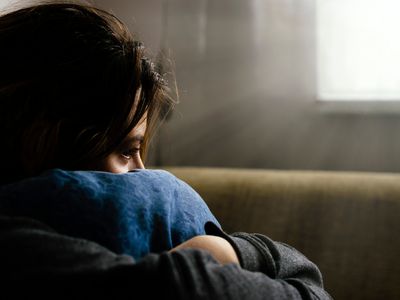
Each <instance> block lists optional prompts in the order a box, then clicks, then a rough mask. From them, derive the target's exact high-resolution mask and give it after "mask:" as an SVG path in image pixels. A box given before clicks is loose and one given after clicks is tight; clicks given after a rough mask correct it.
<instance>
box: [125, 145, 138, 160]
mask: <svg viewBox="0 0 400 300" xmlns="http://www.w3.org/2000/svg"><path fill="white" fill-rule="evenodd" d="M136 155H140V147H134V148H130V149H127V150H124V151H122V152H121V156H122V157H123V158H125V159H127V160H129V159H132V157H134V156H136Z"/></svg>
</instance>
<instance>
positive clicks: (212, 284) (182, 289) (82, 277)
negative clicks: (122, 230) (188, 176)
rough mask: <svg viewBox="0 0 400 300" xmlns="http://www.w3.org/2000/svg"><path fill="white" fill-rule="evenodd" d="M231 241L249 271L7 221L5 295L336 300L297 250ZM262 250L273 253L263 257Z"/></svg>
mask: <svg viewBox="0 0 400 300" xmlns="http://www.w3.org/2000/svg"><path fill="white" fill-rule="evenodd" d="M249 237H252V238H254V239H256V238H257V239H259V240H257V242H254V241H250V240H249ZM231 242H232V243H234V245H235V247H236V248H237V249H239V250H238V251H240V252H239V253H240V257H241V259H242V264H243V265H242V266H239V265H237V264H227V265H221V264H219V263H218V262H217V261H216V260H215V259H214V258H213V257H212V256H211V255H210V254H209V253H208V252H205V251H201V250H194V249H184V250H179V251H176V252H172V253H170V252H163V253H160V254H149V255H146V256H145V257H144V258H142V259H140V260H138V261H135V260H134V259H133V258H132V257H130V256H127V255H117V254H115V253H113V252H111V251H109V250H108V249H106V248H104V247H102V246H100V245H98V244H96V243H93V242H91V241H88V240H84V239H77V238H71V237H68V236H65V235H60V234H58V233H57V232H56V231H54V230H52V229H51V228H49V227H48V226H46V225H45V224H43V223H40V222H37V221H34V220H30V219H26V218H10V217H0V260H1V266H2V268H1V270H0V276H1V278H2V288H3V293H4V294H5V295H9V294H11V295H13V296H14V297H13V299H23V298H24V297H27V296H29V297H31V298H34V297H35V296H38V297H40V298H42V299H43V298H45V299H47V298H50V297H51V298H53V299H54V298H57V299H81V298H82V299H83V298H90V299H97V298H99V299H104V298H108V299H109V298H113V299H125V298H126V295H132V296H134V297H136V298H137V297H139V299H155V298H160V297H162V299H221V300H228V299H238V300H239V299H240V300H246V299H248V300H258V299H280V300H281V299H330V298H329V295H328V294H326V293H325V292H324V291H323V289H322V283H321V282H318V280H316V279H315V278H313V276H311V275H307V274H308V273H309V272H310V271H308V269H307V268H306V267H301V266H303V265H307V264H308V262H307V263H305V261H306V259H305V258H303V257H302V256H299V254H297V252H294V250H292V249H291V248H288V247H286V246H284V245H279V244H275V243H274V242H272V241H271V243H272V244H271V245H269V244H268V243H269V242H270V240H269V239H267V240H264V238H263V237H261V236H257V235H256V236H252V235H249V236H248V235H246V234H237V235H235V236H233V237H232V238H231ZM258 247H262V248H263V249H264V250H265V251H266V253H264V254H260V253H261V250H260V249H258ZM264 250H263V251H264ZM256 251H258V252H256ZM274 251H275V252H278V253H279V255H280V256H279V255H278V254H276V253H273V252H274ZM286 251H287V252H288V253H286ZM253 254H255V255H260V256H262V257H263V258H262V259H261V258H260V259H259V260H260V261H258V262H254V261H252V260H251V259H249V258H248V257H251V256H252V255H253ZM264 255H267V256H268V255H270V257H269V258H267V257H264ZM292 256H293V258H291V259H289V258H288V257H292ZM278 257H281V258H280V259H278ZM296 258H298V261H296ZM292 264H293V267H290V265H292ZM246 268H248V270H246ZM309 268H312V269H313V268H314V267H312V266H311V265H310V267H309ZM257 269H259V270H263V272H261V271H258V270H257ZM296 270H297V271H296ZM314 276H316V275H314ZM140 297H142V298H140Z"/></svg>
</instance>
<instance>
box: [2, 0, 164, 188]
mask: <svg viewBox="0 0 400 300" xmlns="http://www.w3.org/2000/svg"><path fill="white" fill-rule="evenodd" d="M0 66H1V67H0V118H1V119H0V126H1V129H0V131H1V137H2V139H3V142H2V145H1V147H0V166H1V170H2V172H1V173H2V174H1V175H0V176H1V179H0V183H5V182H10V181H14V180H17V179H20V178H24V177H28V176H33V175H36V174H38V173H40V172H42V171H44V170H46V169H50V168H63V169H90V168H94V167H95V164H96V162H98V161H99V160H101V159H103V158H105V157H106V156H107V155H108V154H110V153H111V152H112V151H114V150H115V148H117V147H118V146H119V144H120V143H121V142H122V141H123V139H124V138H125V137H126V135H127V134H128V133H129V132H130V131H131V130H132V129H133V128H134V127H135V126H136V125H137V124H138V122H139V121H140V120H141V118H142V117H143V116H144V114H145V113H147V126H148V130H147V133H146V136H145V141H144V143H143V150H142V152H143V153H141V154H142V155H144V154H145V151H146V148H147V144H148V140H149V137H150V135H151V133H152V132H153V130H154V128H155V125H156V123H157V121H158V119H159V116H160V110H161V108H162V107H163V105H165V104H167V105H168V104H169V103H171V101H170V100H171V98H170V97H169V96H168V90H167V87H166V85H165V83H164V81H163V79H162V77H161V76H160V75H159V74H158V73H157V72H156V71H155V67H154V65H153V64H152V63H151V61H150V60H149V59H147V58H146V57H145V49H144V47H143V45H142V44H141V43H140V42H138V41H135V40H134V39H133V37H132V35H131V34H130V33H129V32H128V30H127V28H126V27H125V26H124V24H123V23H122V22H121V21H119V20H118V19H117V18H116V17H115V16H113V15H112V14H110V13H108V12H106V11H104V10H101V9H98V8H94V7H91V6H87V5H81V4H71V3H53V4H41V5H37V6H32V7H28V8H23V9H19V10H17V11H14V12H11V13H8V14H6V15H3V16H1V17H0ZM139 91H140V95H137V93H138V92H139ZM135 99H136V100H137V101H135Z"/></svg>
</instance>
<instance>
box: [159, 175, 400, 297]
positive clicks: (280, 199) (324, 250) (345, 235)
mask: <svg viewBox="0 0 400 300" xmlns="http://www.w3.org/2000/svg"><path fill="white" fill-rule="evenodd" d="M167 170H169V171H171V172H172V173H174V174H175V175H176V176H177V177H179V178H181V179H182V180H184V181H186V182H187V183H189V184H190V185H191V186H192V187H193V188H194V189H195V190H197V191H198V192H199V194H200V195H201V196H202V197H203V199H204V200H205V201H206V202H207V204H208V205H209V207H210V209H211V211H212V212H213V213H214V214H215V215H216V217H217V218H218V220H219V221H220V222H221V224H222V226H223V227H224V230H225V231H227V232H235V231H245V232H258V233H263V234H266V235H268V236H269V237H271V238H273V239H275V240H277V241H281V242H285V243H288V244H290V245H292V246H294V247H295V248H297V249H298V250H300V251H301V252H303V253H304V254H305V255H306V256H307V257H308V258H310V259H311V260H312V261H314V262H315V263H316V264H317V265H318V266H319V268H320V270H321V272H322V274H323V276H324V284H325V288H326V290H327V291H328V292H329V293H330V294H331V295H332V296H333V298H334V299H363V300H369V299H371V300H372V299H374V300H376V299H400V262H399V260H398V257H399V255H400V237H399V234H400V175H395V174H382V173H379V174H378V173H350V172H313V171H308V172H299V171H268V170H243V169H213V168H168V169H167Z"/></svg>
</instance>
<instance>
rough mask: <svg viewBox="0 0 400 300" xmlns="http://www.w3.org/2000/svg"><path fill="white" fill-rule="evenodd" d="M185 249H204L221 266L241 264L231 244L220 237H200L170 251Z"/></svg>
mask: <svg viewBox="0 0 400 300" xmlns="http://www.w3.org/2000/svg"><path fill="white" fill-rule="evenodd" d="M185 248H195V249H202V250H206V251H208V252H210V254H211V255H212V256H213V257H214V258H215V259H216V260H217V261H218V262H219V263H221V264H229V263H236V264H239V258H238V256H237V254H236V252H235V249H233V247H232V246H231V244H230V243H229V242H228V241H227V240H225V239H223V238H221V237H218V236H213V235H199V236H195V237H194V238H191V239H190V240H187V241H186V242H183V243H182V244H180V245H178V246H176V247H175V248H173V249H171V250H170V251H176V250H180V249H185Z"/></svg>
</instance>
